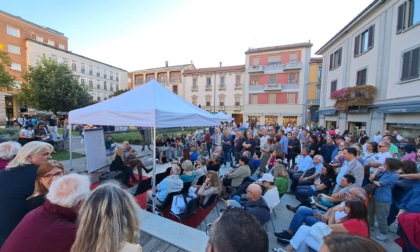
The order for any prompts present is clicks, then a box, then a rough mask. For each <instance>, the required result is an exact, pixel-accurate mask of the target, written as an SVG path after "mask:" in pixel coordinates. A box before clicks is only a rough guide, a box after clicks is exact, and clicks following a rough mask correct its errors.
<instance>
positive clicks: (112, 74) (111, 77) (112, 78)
mask: <svg viewBox="0 0 420 252" xmlns="http://www.w3.org/2000/svg"><path fill="white" fill-rule="evenodd" d="M109 79H110V80H114V73H113V72H112V71H109Z"/></svg>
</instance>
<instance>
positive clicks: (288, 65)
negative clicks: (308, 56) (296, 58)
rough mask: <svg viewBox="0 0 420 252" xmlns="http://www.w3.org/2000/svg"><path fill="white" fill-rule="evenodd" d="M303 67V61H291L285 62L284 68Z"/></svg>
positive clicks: (294, 68) (296, 68)
mask: <svg viewBox="0 0 420 252" xmlns="http://www.w3.org/2000/svg"><path fill="white" fill-rule="evenodd" d="M298 69H302V62H289V63H286V64H285V67H284V70H298Z"/></svg>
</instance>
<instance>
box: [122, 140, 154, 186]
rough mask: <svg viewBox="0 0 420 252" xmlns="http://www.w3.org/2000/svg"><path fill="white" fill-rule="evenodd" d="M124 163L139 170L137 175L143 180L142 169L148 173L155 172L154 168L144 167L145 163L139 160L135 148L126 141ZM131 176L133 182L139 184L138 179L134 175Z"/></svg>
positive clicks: (124, 144)
mask: <svg viewBox="0 0 420 252" xmlns="http://www.w3.org/2000/svg"><path fill="white" fill-rule="evenodd" d="M122 157H123V161H124V164H125V165H129V166H130V167H132V168H134V167H136V168H137V173H138V175H139V179H140V180H141V179H142V176H143V173H142V169H143V170H145V171H146V172H147V173H149V172H151V171H152V170H153V168H150V169H147V168H146V167H145V166H144V165H143V162H142V161H141V160H140V159H138V158H137V152H136V151H135V150H134V148H132V147H131V145H130V143H129V142H127V141H125V142H124V143H123V156H122ZM130 176H131V180H132V181H133V182H134V183H138V182H139V181H138V180H137V179H136V177H134V175H133V174H131V175H130Z"/></svg>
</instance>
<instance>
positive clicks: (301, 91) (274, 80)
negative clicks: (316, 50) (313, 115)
mask: <svg viewBox="0 0 420 252" xmlns="http://www.w3.org/2000/svg"><path fill="white" fill-rule="evenodd" d="M311 47H312V44H311V43H298V44H290V45H281V46H273V47H263V48H255V49H249V50H248V51H246V52H245V55H246V64H245V83H244V109H243V111H244V121H250V122H251V121H253V122H260V124H266V125H269V124H273V123H278V124H279V125H284V126H285V125H287V124H288V123H291V124H294V125H300V124H306V110H307V109H306V99H307V96H306V92H307V89H306V87H307V85H306V84H307V82H308V76H309V61H310V58H311Z"/></svg>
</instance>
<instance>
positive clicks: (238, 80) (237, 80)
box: [235, 75, 241, 84]
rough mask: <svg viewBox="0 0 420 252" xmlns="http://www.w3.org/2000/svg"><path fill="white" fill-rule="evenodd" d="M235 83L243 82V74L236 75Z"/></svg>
mask: <svg viewBox="0 0 420 252" xmlns="http://www.w3.org/2000/svg"><path fill="white" fill-rule="evenodd" d="M235 84H241V76H240V75H236V80H235Z"/></svg>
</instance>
